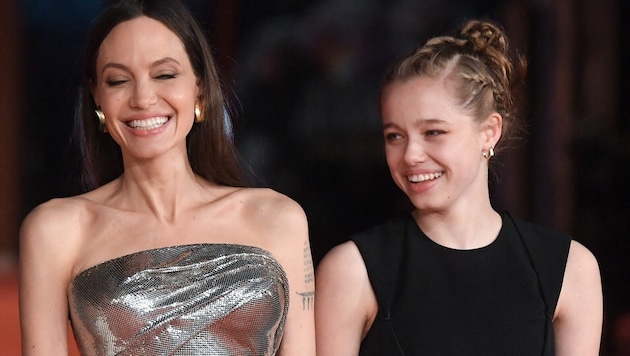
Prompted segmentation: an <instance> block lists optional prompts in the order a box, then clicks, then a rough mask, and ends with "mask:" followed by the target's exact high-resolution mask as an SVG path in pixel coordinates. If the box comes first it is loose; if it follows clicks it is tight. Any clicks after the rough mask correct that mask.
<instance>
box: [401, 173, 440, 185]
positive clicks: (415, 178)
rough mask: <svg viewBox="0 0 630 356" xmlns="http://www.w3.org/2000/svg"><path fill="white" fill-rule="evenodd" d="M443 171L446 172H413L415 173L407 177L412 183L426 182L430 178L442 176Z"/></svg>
mask: <svg viewBox="0 0 630 356" xmlns="http://www.w3.org/2000/svg"><path fill="white" fill-rule="evenodd" d="M443 173H444V172H434V173H423V174H413V175H410V176H407V179H408V180H409V181H410V182H411V183H420V182H426V181H429V180H434V179H437V178H440V177H441V176H442V174H443Z"/></svg>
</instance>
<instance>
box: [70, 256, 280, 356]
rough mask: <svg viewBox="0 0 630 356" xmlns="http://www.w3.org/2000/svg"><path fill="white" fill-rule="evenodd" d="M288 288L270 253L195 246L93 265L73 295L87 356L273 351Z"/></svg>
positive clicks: (74, 312)
mask: <svg viewBox="0 0 630 356" xmlns="http://www.w3.org/2000/svg"><path fill="white" fill-rule="evenodd" d="M288 291H289V288H288V281H287V278H286V274H285V272H284V270H283V269H282V267H281V266H280V265H279V264H278V262H277V261H276V260H275V259H274V258H273V257H272V256H271V255H270V254H269V252H267V251H265V250H262V249H260V248H257V247H252V246H243V245H230V244H196V245H184V246H175V247H167V248H159V249H153V250H147V251H141V252H137V253H134V254H131V255H126V256H122V257H119V258H115V259H113V260H109V261H106V262H103V263H101V264H99V265H96V266H94V267H92V268H89V269H87V270H85V271H83V272H81V273H79V274H78V275H77V276H76V277H75V278H74V280H73V281H72V282H71V283H70V284H69V286H68V299H69V307H70V319H71V321H72V328H73V331H74V336H75V339H76V340H77V343H78V345H79V349H80V350H81V354H82V355H134V356H137V355H221V356H225V355H274V354H275V353H276V351H277V350H278V347H279V345H280V340H281V339H282V334H283V331H284V323H285V319H286V314H287V310H288V306H289V294H288V293H289V292H288Z"/></svg>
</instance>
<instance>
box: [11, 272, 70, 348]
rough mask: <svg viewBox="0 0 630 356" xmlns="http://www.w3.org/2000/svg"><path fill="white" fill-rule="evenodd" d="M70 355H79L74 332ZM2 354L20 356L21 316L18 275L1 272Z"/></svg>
mask: <svg viewBox="0 0 630 356" xmlns="http://www.w3.org/2000/svg"><path fill="white" fill-rule="evenodd" d="M68 339H69V349H70V352H69V354H68V355H69V356H78V355H79V351H78V350H77V347H76V344H75V343H74V339H73V338H72V333H71V332H69V335H68ZM0 345H1V346H0V348H1V349H0V354H2V355H4V356H20V355H21V354H22V352H21V347H20V317H19V311H18V276H17V272H15V273H6V272H0Z"/></svg>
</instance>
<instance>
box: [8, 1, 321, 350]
mask: <svg viewBox="0 0 630 356" xmlns="http://www.w3.org/2000/svg"><path fill="white" fill-rule="evenodd" d="M83 85H84V87H83V91H82V96H81V98H80V102H79V110H78V115H77V118H78V121H77V122H78V142H79V144H80V148H81V152H82V154H83V157H82V159H83V163H84V174H83V182H84V183H85V185H86V187H87V188H88V191H87V192H86V193H84V194H81V195H78V196H74V197H68V198H63V199H53V200H51V201H49V202H46V203H44V204H42V205H41V206H39V207H37V208H35V209H34V210H33V211H32V212H31V213H30V214H29V216H28V217H27V218H26V219H25V221H24V222H23V225H22V230H21V236H20V243H21V246H20V254H21V255H20V259H21V261H20V262H21V285H20V314H21V324H22V348H23V352H24V355H63V354H67V352H68V351H67V337H66V332H67V322H68V315H69V316H70V320H71V322H72V327H73V331H74V335H75V339H76V340H77V343H78V345H79V349H80V350H81V352H82V354H86V355H113V354H116V355H140V354H143V355H144V354H149V355H243V354H248V355H249V354H256V355H274V354H276V352H277V353H278V354H282V355H298V354H299V355H313V354H314V353H315V341H314V321H313V311H312V308H310V307H309V304H308V303H305V302H304V301H305V300H310V299H312V293H313V290H314V282H313V278H312V270H310V269H311V268H312V265H311V259H310V248H309V240H308V230H307V222H306V218H305V215H304V212H303V210H302V209H301V208H300V206H299V205H298V204H296V203H295V202H294V201H292V200H290V199H289V198H287V197H285V196H283V195H281V194H279V193H276V192H274V191H271V190H268V189H254V188H244V187H243V186H244V185H245V184H244V182H243V179H242V178H241V177H242V175H241V171H240V170H239V167H238V160H237V156H236V153H235V149H234V147H233V145H232V141H231V137H230V132H229V127H228V123H227V122H226V120H225V118H224V115H225V114H224V99H223V97H222V94H221V87H220V83H219V79H218V77H217V73H216V70H215V65H214V61H213V58H212V56H211V52H210V49H209V46H208V44H207V43H206V40H205V38H204V36H203V33H202V31H201V30H200V28H199V27H198V25H197V24H196V23H195V21H194V19H193V17H192V16H191V15H190V13H189V12H188V10H187V9H186V8H185V7H183V6H182V4H180V3H179V2H177V1H175V0H174V1H170V0H169V1H165V0H146V1H142V0H127V1H122V2H120V3H119V4H116V5H113V6H112V7H110V8H109V9H107V10H106V11H105V12H104V13H103V15H101V17H100V18H99V19H98V21H97V22H96V24H95V26H94V29H93V31H92V33H91V36H90V38H89V42H88V46H87V52H86V65H85V75H84V82H83Z"/></svg>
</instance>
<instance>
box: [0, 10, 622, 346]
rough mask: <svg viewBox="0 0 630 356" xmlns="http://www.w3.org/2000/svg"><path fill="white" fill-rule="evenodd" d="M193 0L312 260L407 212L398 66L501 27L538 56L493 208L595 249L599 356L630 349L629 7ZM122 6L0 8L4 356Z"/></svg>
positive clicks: (256, 163) (247, 153)
mask: <svg viewBox="0 0 630 356" xmlns="http://www.w3.org/2000/svg"><path fill="white" fill-rule="evenodd" d="M185 2H186V3H187V4H188V5H189V7H190V8H191V9H192V10H193V11H194V13H195V15H196V16H197V18H198V20H199V21H200V22H201V23H202V25H203V28H204V29H205V30H206V32H207V35H208V38H209V40H210V42H211V44H212V46H213V48H214V51H215V56H216V59H217V61H218V64H219V67H220V74H221V76H222V78H223V82H224V86H225V89H226V91H227V95H228V100H229V102H230V104H231V108H232V115H233V118H234V120H235V139H236V143H237V144H238V146H239V149H240V151H241V154H242V156H243V161H244V164H246V166H247V168H248V171H249V173H250V177H251V179H252V182H253V184H255V185H258V186H267V187H272V188H274V189H276V190H278V191H280V192H282V193H285V194H286V195H288V196H290V197H291V198H293V199H295V200H296V201H298V202H299V203H300V204H301V205H302V206H303V207H304V210H305V211H306V214H307V216H308V218H309V223H310V236H311V244H312V251H313V255H314V256H313V257H314V261H315V263H317V262H318V261H319V260H320V259H321V257H322V256H323V255H324V254H325V253H326V252H327V251H328V250H329V249H330V248H331V247H332V246H334V245H336V244H338V243H341V242H343V241H345V240H347V239H348V238H349V236H350V235H351V234H353V233H356V232H359V231H361V230H363V229H365V228H367V227H369V226H371V225H373V224H375V223H378V222H381V221H383V220H385V219H387V218H389V217H391V216H393V215H395V214H399V213H401V212H403V211H405V209H407V208H408V204H407V201H406V198H405V197H404V196H403V195H402V193H400V192H399V191H398V189H397V188H396V187H395V185H394V183H393V182H392V181H391V179H390V176H389V172H388V170H387V167H386V165H385V160H384V156H383V150H382V140H381V129H380V121H379V120H380V119H379V113H378V89H379V83H380V80H381V77H382V75H383V73H384V71H385V69H386V67H387V65H388V64H389V63H390V62H392V61H393V60H394V59H396V58H398V57H400V56H401V55H404V54H407V53H408V52H409V51H411V50H412V49H413V48H414V47H416V46H418V45H420V44H422V43H424V41H425V40H426V38H427V37H429V36H434V35H440V34H444V33H446V32H450V31H452V30H453V29H454V28H456V27H457V26H459V25H460V24H461V23H463V22H464V21H465V20H466V19H470V18H488V19H492V20H495V21H498V22H499V23H501V24H502V25H503V26H504V27H505V29H506V31H507V32H508V36H509V37H510V40H511V47H512V49H515V50H518V51H519V52H520V53H521V54H524V55H526V56H527V58H528V61H529V73H528V77H527V80H526V86H525V87H524V88H523V90H522V91H521V92H519V100H520V108H521V112H520V114H521V115H522V116H524V117H525V119H526V120H527V123H528V135H527V137H525V138H524V139H523V140H521V141H519V142H517V144H516V145H515V147H514V148H513V149H512V150H510V151H509V152H504V153H502V154H501V155H500V156H499V157H497V159H496V160H495V161H494V162H495V166H494V174H493V175H492V178H493V179H492V182H491V188H492V189H491V190H492V199H493V204H494V205H495V207H496V208H497V209H499V210H501V209H508V210H510V211H511V212H512V213H513V214H515V215H517V216H520V217H522V218H525V219H529V220H532V221H535V222H537V223H539V224H541V225H544V226H547V227H549V228H552V229H555V230H559V231H563V232H567V233H570V234H572V235H573V236H574V238H575V239H576V240H578V241H580V242H581V243H582V244H584V245H586V246H587V247H588V248H589V249H590V250H591V251H593V253H594V254H595V255H596V257H597V258H598V260H599V263H600V268H601V272H602V279H603V287H604V297H605V328H604V339H603V344H602V355H629V354H630V351H628V350H629V349H630V335H629V334H630V325H629V324H630V285H629V281H630V278H629V272H630V260H629V259H628V258H629V257H630V236H629V232H630V229H629V226H630V204H629V203H628V199H630V188H629V186H628V183H629V182H630V140H629V139H630V137H629V133H630V118H629V111H630V100H628V98H627V97H626V95H628V94H630V85H629V79H630V68H629V65H630V60H629V59H628V56H629V55H630V38H629V34H628V30H630V20H628V19H629V18H630V2H628V1H624V0H599V1H591V0H573V1H571V0H529V1H527V0H526V1H523V0H467V1H459V0H311V1H307V0H283V1H281V0H265V1H254V0H187V1H185ZM108 3H109V2H108V1H106V0H102V1H97V0H89V1H88V0H3V1H2V2H1V3H0V83H1V84H0V109H1V112H2V114H1V115H2V116H1V119H0V122H1V126H0V345H2V347H3V348H4V350H3V354H8V355H12V354H15V355H19V346H18V344H19V324H18V320H17V291H16V290H17V277H16V276H17V274H16V269H17V262H18V257H17V253H18V251H19V245H18V231H19V225H20V223H21V221H22V219H23V218H24V216H25V215H26V214H27V213H28V212H29V211H30V210H31V209H32V208H33V207H35V206H36V205H37V204H40V203H42V202H44V201H46V200H48V199H51V198H54V197H62V196H67V195H71V194H76V193H77V192H78V191H79V190H78V186H77V183H78V182H77V170H76V168H77V167H76V165H75V161H76V160H75V158H73V157H72V153H71V152H72V151H71V149H70V148H71V147H70V143H71V134H72V120H73V110H74V102H75V98H76V93H77V85H78V78H79V74H80V69H81V53H82V49H83V46H84V43H85V38H86V35H87V32H88V30H89V28H90V23H91V21H92V19H93V18H94V17H95V16H97V15H98V13H99V12H100V11H102V9H103V8H104V7H105V6H106V5H107V4H108ZM59 243H61V244H63V236H59ZM5 345H10V346H9V349H6V346H5ZM10 347H14V348H13V349H11V348H10ZM5 352H7V353H5ZM624 352H625V353H624Z"/></svg>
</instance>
